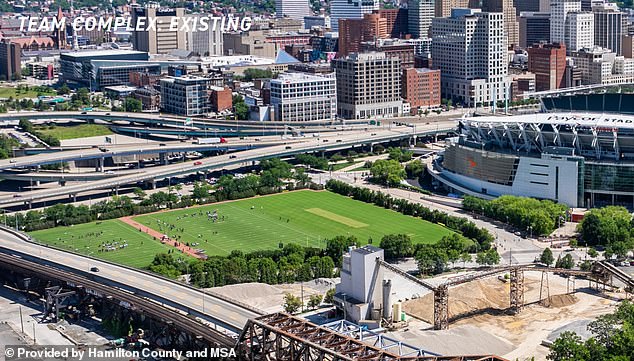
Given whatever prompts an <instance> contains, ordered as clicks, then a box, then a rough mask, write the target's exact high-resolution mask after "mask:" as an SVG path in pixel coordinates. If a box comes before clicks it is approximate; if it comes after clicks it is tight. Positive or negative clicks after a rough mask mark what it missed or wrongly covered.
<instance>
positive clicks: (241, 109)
mask: <svg viewBox="0 0 634 361" xmlns="http://www.w3.org/2000/svg"><path fill="white" fill-rule="evenodd" d="M233 111H234V113H235V115H236V117H237V118H238V119H240V120H247V119H249V106H248V105H247V104H246V103H245V102H244V98H243V97H242V96H241V95H234V96H233Z"/></svg>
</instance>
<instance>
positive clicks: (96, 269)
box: [90, 266, 99, 272]
mask: <svg viewBox="0 0 634 361" xmlns="http://www.w3.org/2000/svg"><path fill="white" fill-rule="evenodd" d="M90 271H91V272H99V268H97V267H95V266H92V267H90Z"/></svg>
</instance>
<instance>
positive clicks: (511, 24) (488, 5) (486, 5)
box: [481, 0, 520, 47]
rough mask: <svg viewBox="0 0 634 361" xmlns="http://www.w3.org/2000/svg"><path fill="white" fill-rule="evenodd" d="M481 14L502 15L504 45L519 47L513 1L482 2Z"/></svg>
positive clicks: (517, 26) (495, 0) (488, 0)
mask: <svg viewBox="0 0 634 361" xmlns="http://www.w3.org/2000/svg"><path fill="white" fill-rule="evenodd" d="M481 9H482V11H483V12H489V13H502V14H504V31H505V32H506V45H507V46H509V47H511V46H519V43H520V35H519V25H518V24H517V14H516V11H515V6H514V5H513V0H482V1H481Z"/></svg>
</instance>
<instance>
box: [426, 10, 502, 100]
mask: <svg viewBox="0 0 634 361" xmlns="http://www.w3.org/2000/svg"><path fill="white" fill-rule="evenodd" d="M432 38H433V39H434V41H433V42H432V59H433V67H434V68H435V69H440V70H441V84H442V94H443V97H444V98H447V99H453V100H455V101H459V102H462V103H463V104H466V105H468V106H479V105H489V104H491V103H494V101H499V100H504V99H505V96H506V94H507V91H508V85H509V79H508V76H507V74H508V61H507V46H506V36H505V33H504V15H503V14H502V13H483V12H480V11H479V10H477V9H454V10H453V11H452V16H451V17H450V18H434V20H433V22H432Z"/></svg>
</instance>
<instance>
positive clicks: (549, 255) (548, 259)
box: [539, 248, 555, 267]
mask: <svg viewBox="0 0 634 361" xmlns="http://www.w3.org/2000/svg"><path fill="white" fill-rule="evenodd" d="M539 261H540V262H541V263H543V264H545V265H546V266H548V267H550V265H551V264H553V262H555V257H553V251H551V250H550V248H546V249H545V250H544V251H543V252H542V254H541V255H540V256H539Z"/></svg>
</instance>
